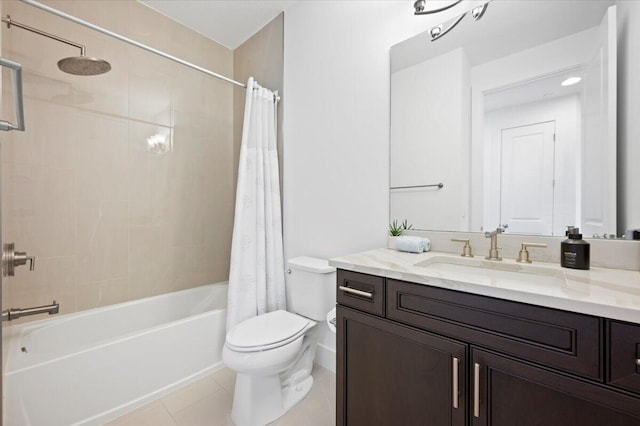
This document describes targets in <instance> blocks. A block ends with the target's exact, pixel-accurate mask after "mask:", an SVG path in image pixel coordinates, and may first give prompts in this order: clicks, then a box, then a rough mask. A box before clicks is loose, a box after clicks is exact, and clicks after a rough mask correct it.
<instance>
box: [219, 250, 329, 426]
mask: <svg viewBox="0 0 640 426" xmlns="http://www.w3.org/2000/svg"><path fill="white" fill-rule="evenodd" d="M288 266H289V269H288V270H287V273H288V280H287V299H288V300H289V311H284V310H278V311H273V312H269V313H266V314H262V315H258V316H256V317H253V318H250V319H248V320H246V321H243V322H242V323H240V324H237V325H236V326H235V327H233V328H232V329H231V330H230V331H229V332H228V333H227V339H226V342H225V345H224V348H223V351H222V360H223V361H224V363H225V364H226V366H227V367H228V368H229V369H231V370H234V371H235V372H236V373H237V375H236V386H235V392H234V396H233V408H232V409H231V419H232V420H233V422H234V424H235V425H236V426H263V425H266V424H268V423H270V422H272V421H274V420H275V419H277V418H278V417H280V416H282V415H283V414H284V413H286V412H287V411H288V410H289V409H290V408H291V407H293V406H295V405H296V404H297V403H298V402H300V401H301V400H302V399H303V398H304V397H305V396H306V395H307V394H308V393H309V391H310V390H311V387H312V386H313V377H312V376H311V369H312V368H313V360H314V358H315V355H316V347H317V337H316V334H317V322H318V321H321V320H323V319H324V318H323V316H326V314H327V312H328V311H329V310H330V309H331V308H332V307H333V306H335V268H332V267H330V266H329V265H328V263H327V261H326V260H322V259H314V258H309V257H299V258H295V259H291V260H289V262H288ZM322 312H324V313H323V314H322V315H321V313H322Z"/></svg>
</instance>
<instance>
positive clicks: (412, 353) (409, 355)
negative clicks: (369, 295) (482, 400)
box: [336, 306, 467, 426]
mask: <svg viewBox="0 0 640 426" xmlns="http://www.w3.org/2000/svg"><path fill="white" fill-rule="evenodd" d="M337 317H338V321H337V325H338V340H337V392H336V393H337V395H336V396H337V421H336V423H337V425H344V426H346V425H348V426H377V425H380V426H384V425H393V426H395V425H403V426H411V425H430V426H449V425H454V426H455V425H464V424H465V423H466V409H465V408H466V404H467V403H466V398H465V394H466V380H465V378H466V367H465V366H466V351H467V346H466V345H464V344H462V343H458V342H456V341H453V340H450V339H445V338H442V337H439V336H436V335H433V334H430V333H426V332H422V331H418V330H415V329H412V328H409V327H406V326H401V325H396V324H393V323H391V322H390V321H388V320H384V319H380V318H376V317H373V316H371V315H368V314H364V313H361V312H358V311H354V310H352V309H349V308H345V307H342V306H338V316H337ZM454 394H455V395H454Z"/></svg>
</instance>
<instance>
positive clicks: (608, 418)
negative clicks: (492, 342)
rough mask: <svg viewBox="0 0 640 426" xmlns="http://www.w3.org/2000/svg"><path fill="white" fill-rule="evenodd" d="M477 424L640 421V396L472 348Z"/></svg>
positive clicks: (623, 424)
mask: <svg viewBox="0 0 640 426" xmlns="http://www.w3.org/2000/svg"><path fill="white" fill-rule="evenodd" d="M470 387H471V388H470V396H469V398H470V399H471V401H470V404H471V413H470V414H471V419H472V422H471V423H472V425H473V426H484V425H492V426H514V425H518V426H534V425H536V426H539V425H545V426H567V425H580V426H603V425H616V426H637V425H639V424H640V399H638V398H634V397H631V396H628V395H625V394H622V393H619V392H617V391H614V390H611V389H608V388H605V387H602V386H599V385H597V384H593V383H588V382H585V381H583V380H580V379H578V378H573V377H571V376H568V375H564V374H559V373H555V372H552V371H549V370H545V369H542V368H539V367H535V366H532V365H530V364H525V363H523V362H519V361H515V360H513V359H510V358H506V357H503V356H501V355H497V354H493V353H490V352H485V351H482V350H478V349H476V348H472V351H471V384H470Z"/></svg>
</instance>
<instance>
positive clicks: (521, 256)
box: [516, 243, 547, 263]
mask: <svg viewBox="0 0 640 426" xmlns="http://www.w3.org/2000/svg"><path fill="white" fill-rule="evenodd" d="M528 247H534V248H547V245H546V244H540V243H522V247H521V248H520V252H518V258H517V259H516V262H520V263H531V260H529V251H528V250H527V248H528Z"/></svg>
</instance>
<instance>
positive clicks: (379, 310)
mask: <svg viewBox="0 0 640 426" xmlns="http://www.w3.org/2000/svg"><path fill="white" fill-rule="evenodd" d="M337 300H338V303H339V304H341V305H344V306H351V307H352V308H356V309H359V310H361V311H365V312H369V313H371V314H374V315H379V316H384V306H385V303H384V302H385V300H384V278H382V277H376V276H373V275H367V274H360V273H358V272H350V271H343V270H342V269H338V291H337Z"/></svg>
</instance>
